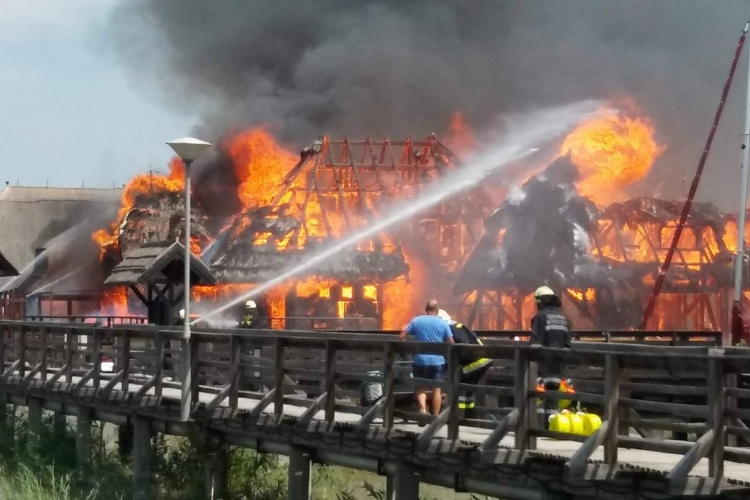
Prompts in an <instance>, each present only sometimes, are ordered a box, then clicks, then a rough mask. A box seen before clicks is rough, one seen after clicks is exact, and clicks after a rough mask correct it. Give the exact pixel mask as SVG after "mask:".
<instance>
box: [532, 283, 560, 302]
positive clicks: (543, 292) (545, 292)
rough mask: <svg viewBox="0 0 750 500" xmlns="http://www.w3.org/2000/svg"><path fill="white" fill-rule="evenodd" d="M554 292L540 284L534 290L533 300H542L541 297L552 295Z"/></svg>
mask: <svg viewBox="0 0 750 500" xmlns="http://www.w3.org/2000/svg"><path fill="white" fill-rule="evenodd" d="M554 295H555V292H553V291H552V289H551V288H550V287H548V286H540V287H539V288H537V289H536V290H535V291H534V300H535V301H536V303H537V304H538V303H539V302H541V301H542V297H549V296H554Z"/></svg>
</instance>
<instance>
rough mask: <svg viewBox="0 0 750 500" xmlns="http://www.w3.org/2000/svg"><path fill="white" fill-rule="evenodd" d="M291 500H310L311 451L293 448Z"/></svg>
mask: <svg viewBox="0 0 750 500" xmlns="http://www.w3.org/2000/svg"><path fill="white" fill-rule="evenodd" d="M288 498H289V500H309V499H310V451H309V450H306V449H304V448H293V449H292V452H291V454H290V455H289V497H288Z"/></svg>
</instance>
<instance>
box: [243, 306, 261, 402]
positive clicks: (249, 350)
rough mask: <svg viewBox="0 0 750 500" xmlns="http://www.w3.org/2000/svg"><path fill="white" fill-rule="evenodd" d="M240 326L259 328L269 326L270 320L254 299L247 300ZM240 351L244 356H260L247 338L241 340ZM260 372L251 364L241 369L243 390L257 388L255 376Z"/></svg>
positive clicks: (252, 328) (251, 328)
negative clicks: (259, 311)
mask: <svg viewBox="0 0 750 500" xmlns="http://www.w3.org/2000/svg"><path fill="white" fill-rule="evenodd" d="M239 327H240V328H242V329H247V330H257V329H265V328H268V322H267V321H266V319H265V318H264V317H262V316H261V315H260V314H259V313H258V305H257V304H256V303H255V301H254V300H248V301H247V302H245V311H244V314H243V316H242V319H240V324H239ZM240 353H241V354H242V355H243V356H255V357H260V351H259V350H257V349H254V348H253V345H252V341H251V340H250V339H249V338H247V339H241V340H240ZM259 376H260V373H259V372H256V371H254V370H251V369H250V367H249V366H246V365H245V366H242V365H241V369H240V388H241V389H242V390H253V389H255V388H256V384H255V380H254V379H255V378H256V377H259Z"/></svg>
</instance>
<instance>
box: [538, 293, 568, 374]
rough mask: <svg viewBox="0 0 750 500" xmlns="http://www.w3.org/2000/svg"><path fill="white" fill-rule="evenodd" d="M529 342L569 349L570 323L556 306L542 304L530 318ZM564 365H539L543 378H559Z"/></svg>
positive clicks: (553, 363)
mask: <svg viewBox="0 0 750 500" xmlns="http://www.w3.org/2000/svg"><path fill="white" fill-rule="evenodd" d="M531 344H532V345H542V346H544V347H556V348H565V349H570V323H568V319H567V318H566V317H565V316H564V315H563V313H562V309H561V308H560V307H558V306H553V305H548V306H544V307H543V308H542V309H540V310H539V312H537V313H536V316H534V317H533V318H531ZM564 369H565V367H564V366H563V365H561V364H560V363H556V362H551V363H548V364H545V365H544V366H540V367H539V371H540V375H542V376H543V377H545V378H560V377H561V376H562V374H563V372H564Z"/></svg>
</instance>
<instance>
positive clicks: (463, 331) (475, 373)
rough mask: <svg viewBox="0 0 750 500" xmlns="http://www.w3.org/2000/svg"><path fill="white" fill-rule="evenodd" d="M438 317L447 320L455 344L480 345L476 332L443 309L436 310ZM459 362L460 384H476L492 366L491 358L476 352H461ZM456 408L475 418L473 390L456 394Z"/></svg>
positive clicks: (467, 416) (466, 415)
mask: <svg viewBox="0 0 750 500" xmlns="http://www.w3.org/2000/svg"><path fill="white" fill-rule="evenodd" d="M438 318H440V319H443V320H445V321H447V322H448V325H449V326H450V328H451V333H452V334H453V340H454V342H455V343H457V344H469V345H482V341H481V340H479V337H477V334H476V333H474V332H473V331H471V330H470V329H469V327H467V326H466V325H464V324H462V323H458V322H456V321H453V319H452V318H451V317H450V314H448V313H447V312H445V311H444V310H443V309H440V310H439V311H438ZM459 362H460V363H461V378H460V381H461V383H462V384H471V385H476V384H478V383H479V381H480V379H481V378H482V377H483V376H484V374H485V373H487V370H489V368H490V367H491V366H492V360H491V359H489V358H483V357H481V356H477V355H476V354H471V353H467V352H463V353H461V356H460V358H459ZM458 408H459V409H460V410H464V416H465V417H466V418H476V417H477V411H476V395H475V394H474V391H472V390H467V391H466V392H465V393H464V394H459V396H458Z"/></svg>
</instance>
